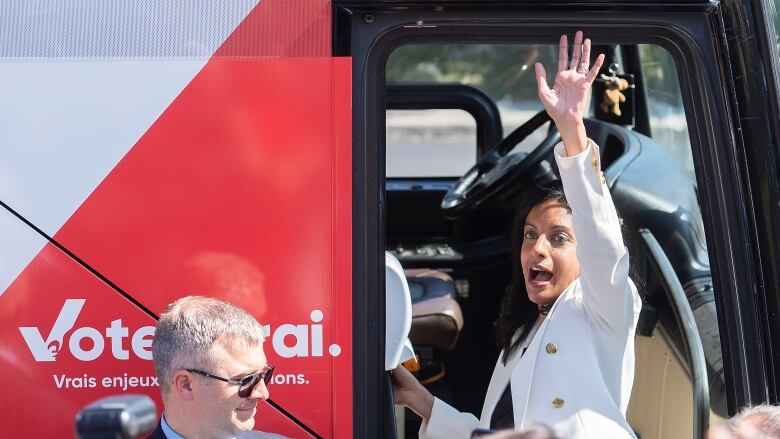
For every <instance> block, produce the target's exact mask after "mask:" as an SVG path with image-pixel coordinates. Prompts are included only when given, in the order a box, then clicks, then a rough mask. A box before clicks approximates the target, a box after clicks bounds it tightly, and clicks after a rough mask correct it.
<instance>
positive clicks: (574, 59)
mask: <svg viewBox="0 0 780 439" xmlns="http://www.w3.org/2000/svg"><path fill="white" fill-rule="evenodd" d="M581 58H582V31H579V30H578V31H577V33H575V34H574V47H572V51H571V65H570V66H569V68H570V69H572V70H576V69H577V67H579V66H580V59H581ZM586 67H587V66H586Z"/></svg>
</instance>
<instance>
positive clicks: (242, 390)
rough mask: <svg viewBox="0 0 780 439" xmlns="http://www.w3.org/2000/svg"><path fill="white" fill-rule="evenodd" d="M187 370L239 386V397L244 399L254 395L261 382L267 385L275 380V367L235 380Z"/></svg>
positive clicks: (188, 370)
mask: <svg viewBox="0 0 780 439" xmlns="http://www.w3.org/2000/svg"><path fill="white" fill-rule="evenodd" d="M186 370H187V372H192V373H197V374H198V375H203V376H205V377H209V378H213V379H215V380H220V381H224V382H226V383H228V384H232V385H234V386H238V396H240V397H242V398H249V396H250V395H251V394H252V391H254V390H255V386H257V385H258V384H259V383H260V380H263V382H265V384H266V385H268V384H271V378H273V376H274V366H271V365H268V366H266V367H264V368H263V370H261V371H260V372H257V373H253V374H251V375H247V376H245V377H241V378H238V379H235V380H232V379H230V378H223V377H220V376H216V375H213V374H210V373H208V372H204V371H202V370H198V369H186Z"/></svg>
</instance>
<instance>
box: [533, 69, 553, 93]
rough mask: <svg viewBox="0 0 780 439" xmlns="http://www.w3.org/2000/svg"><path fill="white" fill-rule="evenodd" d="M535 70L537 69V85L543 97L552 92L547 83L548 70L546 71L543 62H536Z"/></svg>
mask: <svg viewBox="0 0 780 439" xmlns="http://www.w3.org/2000/svg"><path fill="white" fill-rule="evenodd" d="M534 70H536V85H537V87H538V91H539V98H540V99H541V98H542V97H543V96H545V95H546V94H547V93H549V92H550V87H549V86H548V85H547V72H545V71H544V66H543V65H542V63H536V64H534Z"/></svg>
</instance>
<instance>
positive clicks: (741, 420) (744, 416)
mask: <svg viewBox="0 0 780 439" xmlns="http://www.w3.org/2000/svg"><path fill="white" fill-rule="evenodd" d="M745 424H748V425H749V426H750V427H752V429H755V430H756V431H757V433H760V434H761V436H760V437H766V438H780V407H778V406H775V405H770V404H761V405H756V406H752V407H750V406H749V407H745V408H743V409H742V410H740V412H739V413H737V414H736V415H735V416H734V417H733V418H731V419H729V420H728V421H726V426H727V427H728V429H729V430H731V432H732V433H735V434H736V433H738V432H739V431H740V430H741V427H742V426H744V425H745Z"/></svg>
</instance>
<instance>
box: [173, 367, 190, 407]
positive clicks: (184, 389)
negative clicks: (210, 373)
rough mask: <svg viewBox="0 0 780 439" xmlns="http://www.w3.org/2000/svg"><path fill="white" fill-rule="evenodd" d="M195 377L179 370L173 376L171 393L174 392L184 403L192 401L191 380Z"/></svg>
mask: <svg viewBox="0 0 780 439" xmlns="http://www.w3.org/2000/svg"><path fill="white" fill-rule="evenodd" d="M194 379H195V377H194V376H193V375H192V374H191V373H190V372H187V371H186V370H179V371H176V373H174V374H173V388H172V389H171V391H173V392H175V393H176V394H177V395H178V396H179V399H182V400H184V401H190V400H192V399H194V397H195V396H194V394H193V391H192V385H193V380H194Z"/></svg>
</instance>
